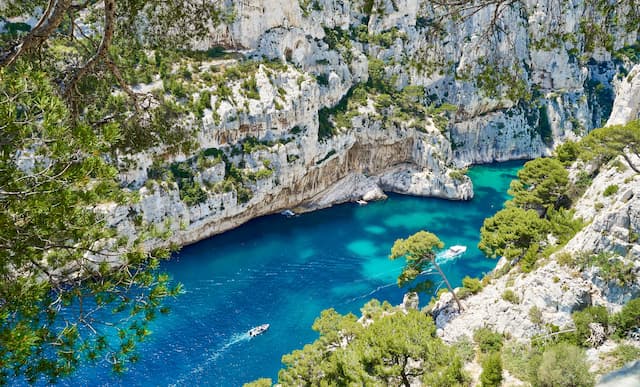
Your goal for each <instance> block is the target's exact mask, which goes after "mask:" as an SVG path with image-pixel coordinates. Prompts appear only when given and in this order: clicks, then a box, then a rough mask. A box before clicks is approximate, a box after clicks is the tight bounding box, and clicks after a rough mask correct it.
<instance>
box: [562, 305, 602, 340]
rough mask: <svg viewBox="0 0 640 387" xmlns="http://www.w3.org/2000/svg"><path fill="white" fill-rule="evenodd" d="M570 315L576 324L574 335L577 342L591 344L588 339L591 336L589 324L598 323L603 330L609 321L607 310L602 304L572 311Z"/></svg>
mask: <svg viewBox="0 0 640 387" xmlns="http://www.w3.org/2000/svg"><path fill="white" fill-rule="evenodd" d="M571 317H572V318H573V323H574V324H575V326H576V331H575V336H576V340H577V342H578V344H580V345H584V346H592V345H593V344H594V343H593V342H592V341H589V339H590V338H591V336H592V333H593V332H592V328H591V327H590V325H591V324H600V326H602V327H603V328H604V329H605V331H606V329H607V325H608V322H609V312H607V308H605V307H604V306H589V307H587V308H585V309H583V310H581V311H578V312H574V313H573V314H572V315H571Z"/></svg>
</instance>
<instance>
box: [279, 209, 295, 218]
mask: <svg viewBox="0 0 640 387" xmlns="http://www.w3.org/2000/svg"><path fill="white" fill-rule="evenodd" d="M280 215H284V216H286V217H292V216H295V215H296V213H295V212H293V211H291V210H284V211H282V212H281V213H280Z"/></svg>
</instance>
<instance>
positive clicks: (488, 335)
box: [473, 328, 503, 353]
mask: <svg viewBox="0 0 640 387" xmlns="http://www.w3.org/2000/svg"><path fill="white" fill-rule="evenodd" d="M473 341H475V342H476V344H478V347H479V348H480V352H481V353H490V352H499V351H500V349H501V348H502V341H503V337H502V335H501V334H500V333H497V332H494V331H492V330H491V329H489V328H480V329H476V331H475V332H474V333H473Z"/></svg>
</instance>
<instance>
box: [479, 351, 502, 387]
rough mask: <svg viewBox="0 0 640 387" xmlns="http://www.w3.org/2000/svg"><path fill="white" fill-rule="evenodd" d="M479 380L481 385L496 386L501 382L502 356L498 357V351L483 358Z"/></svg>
mask: <svg viewBox="0 0 640 387" xmlns="http://www.w3.org/2000/svg"><path fill="white" fill-rule="evenodd" d="M480 382H481V383H482V387H497V386H499V385H500V383H502V358H501V357H500V352H493V353H491V354H489V355H488V356H487V357H486V358H485V359H484V361H483V362H482V373H481V374H480Z"/></svg>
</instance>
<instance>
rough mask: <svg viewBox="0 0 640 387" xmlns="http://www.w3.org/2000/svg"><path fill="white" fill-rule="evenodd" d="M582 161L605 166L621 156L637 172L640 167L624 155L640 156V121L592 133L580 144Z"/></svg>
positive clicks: (608, 127)
mask: <svg viewBox="0 0 640 387" xmlns="http://www.w3.org/2000/svg"><path fill="white" fill-rule="evenodd" d="M579 146H580V159H582V160H585V161H593V162H595V163H596V164H597V165H604V164H606V163H608V162H609V161H611V160H613V159H614V158H616V157H617V156H619V155H622V156H623V157H624V159H625V162H626V163H627V164H628V165H629V166H630V167H631V168H633V169H634V170H635V171H636V172H638V171H639V170H640V166H637V165H634V163H633V161H632V160H631V159H629V158H628V157H626V156H625V155H624V150H625V149H627V150H628V151H629V152H632V153H635V154H640V120H636V121H631V122H629V123H627V124H626V125H612V126H607V127H604V128H600V129H596V130H593V131H592V132H590V133H589V134H588V135H587V136H586V137H585V138H583V139H582V140H581V141H580V143H579Z"/></svg>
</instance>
